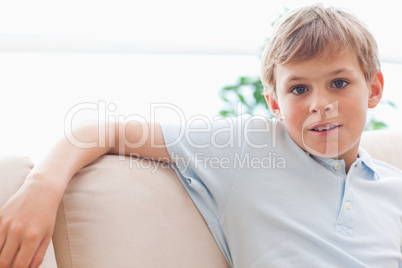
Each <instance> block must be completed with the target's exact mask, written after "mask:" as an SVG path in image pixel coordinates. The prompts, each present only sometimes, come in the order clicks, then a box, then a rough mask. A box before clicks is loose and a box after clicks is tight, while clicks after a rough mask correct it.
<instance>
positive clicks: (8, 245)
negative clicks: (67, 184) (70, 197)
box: [0, 180, 61, 268]
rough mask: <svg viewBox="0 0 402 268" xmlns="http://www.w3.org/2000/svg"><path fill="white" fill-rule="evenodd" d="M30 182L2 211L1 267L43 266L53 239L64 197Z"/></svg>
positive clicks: (0, 226)
mask: <svg viewBox="0 0 402 268" xmlns="http://www.w3.org/2000/svg"><path fill="white" fill-rule="evenodd" d="M49 186H50V185H49V183H44V182H41V181H38V180H37V181H35V180H29V181H26V182H25V183H24V185H23V186H22V187H21V188H20V189H19V190H18V192H17V193H16V194H15V195H14V196H12V197H11V198H10V199H9V200H8V201H7V203H5V204H4V206H3V207H1V209H0V268H3V267H39V265H40V264H41V263H42V261H43V258H44V256H45V253H46V249H47V247H48V245H49V243H50V239H51V238H52V234H53V229H54V225H55V221H56V213H57V208H58V205H59V202H60V200H61V196H60V194H59V193H57V191H54V190H53V189H51V187H49Z"/></svg>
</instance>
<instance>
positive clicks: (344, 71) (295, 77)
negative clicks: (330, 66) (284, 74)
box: [286, 68, 352, 82]
mask: <svg viewBox="0 0 402 268" xmlns="http://www.w3.org/2000/svg"><path fill="white" fill-rule="evenodd" d="M349 72H352V70H351V69H348V68H341V69H338V70H335V71H332V72H330V73H328V74H327V75H330V76H334V75H339V74H342V73H349ZM304 79H305V78H304V77H301V76H296V75H294V76H293V75H292V76H290V77H288V79H286V80H287V81H289V82H294V81H299V80H304Z"/></svg>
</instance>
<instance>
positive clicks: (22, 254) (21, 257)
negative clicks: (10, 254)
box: [14, 241, 39, 267]
mask: <svg viewBox="0 0 402 268" xmlns="http://www.w3.org/2000/svg"><path fill="white" fill-rule="evenodd" d="M38 246H39V242H35V241H29V242H25V243H23V244H22V245H21V247H20V249H19V251H18V252H17V255H16V256H15V260H14V266H15V267H28V265H29V264H30V263H31V260H32V258H33V257H34V254H35V252H36V250H37V248H38Z"/></svg>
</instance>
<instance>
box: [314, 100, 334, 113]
mask: <svg viewBox="0 0 402 268" xmlns="http://www.w3.org/2000/svg"><path fill="white" fill-rule="evenodd" d="M334 109H335V102H330V103H328V104H314V105H312V106H311V108H310V113H328V112H331V111H333V110H334Z"/></svg>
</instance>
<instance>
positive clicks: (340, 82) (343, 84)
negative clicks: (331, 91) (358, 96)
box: [331, 80, 349, 88]
mask: <svg viewBox="0 0 402 268" xmlns="http://www.w3.org/2000/svg"><path fill="white" fill-rule="evenodd" d="M347 84H349V83H348V82H346V81H345V80H336V81H334V82H333V83H332V84H331V87H335V88H344V87H346V86H347Z"/></svg>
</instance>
